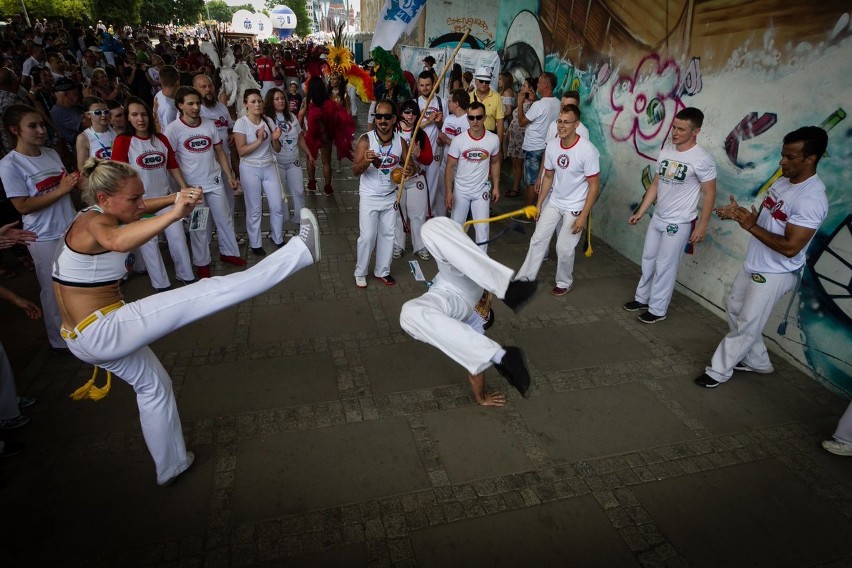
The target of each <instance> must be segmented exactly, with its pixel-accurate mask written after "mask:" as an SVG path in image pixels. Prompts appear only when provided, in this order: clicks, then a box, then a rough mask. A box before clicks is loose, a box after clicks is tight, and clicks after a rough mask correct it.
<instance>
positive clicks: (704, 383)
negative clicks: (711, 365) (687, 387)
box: [695, 373, 722, 389]
mask: <svg viewBox="0 0 852 568" xmlns="http://www.w3.org/2000/svg"><path fill="white" fill-rule="evenodd" d="M695 384H696V385H698V386H699V387H704V388H706V389H715V388H716V387H718V386H719V385H721V384H722V383H720V382H719V381H717V380H716V379H713V378H711V377H710V375H708V374H707V373H702V374H701V376H699V377H696V378H695Z"/></svg>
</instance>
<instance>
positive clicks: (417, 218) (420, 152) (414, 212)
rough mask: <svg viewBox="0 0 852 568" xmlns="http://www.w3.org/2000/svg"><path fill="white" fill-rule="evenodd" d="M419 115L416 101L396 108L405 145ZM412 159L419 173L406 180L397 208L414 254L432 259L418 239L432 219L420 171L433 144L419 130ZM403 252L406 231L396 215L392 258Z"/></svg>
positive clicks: (409, 142) (400, 132) (398, 127)
mask: <svg viewBox="0 0 852 568" xmlns="http://www.w3.org/2000/svg"><path fill="white" fill-rule="evenodd" d="M419 116H420V107H419V106H418V105H417V101H415V100H413V99H412V100H408V101H405V102H404V103H402V105H401V106H400V107H399V120H398V122H397V131H398V132H399V135H400V137H401V138H402V139H403V140H405V142H406V143H408V144H411V135H412V134H413V133H414V126H415V124H417V119H418V117H419ZM411 158H412V159H413V160H415V161H416V162H418V166H419V167H418V168H417V169H418V174H417V175H416V176H413V177H410V178H408V179H406V180H405V186H404V188H403V192H402V198H401V199H400V202H399V207H400V209H401V210H402V211H404V212H405V215H406V217H407V221H408V224H409V228H410V231H411V245H412V250H413V251H414V254H416V255H417V256H419V257H420V258H421V259H422V260H431V259H432V256H431V255H430V254H429V251H427V250H426V245H425V244H423V239H422V238H421V237H420V233H421V230H422V229H423V223H425V222H426V220H427V219H429V218H430V217H431V211H430V210H429V191H428V190H427V188H426V178H425V177H424V176H423V173H422V171H421V170H422V169H423V168H424V167H425V166H427V165H428V164H431V163H432V159H433V154H432V144H431V143H430V142H429V137H428V136H426V133H425V132H423V131H422V130H418V131H417V138H416V141H415V144H414V147H413V148H412V149H411ZM403 252H405V230H404V227H403V224H402V216H399V215H398V216H397V218H396V229H395V230H394V239H393V257H394V258H400V257H401V256H402V253H403Z"/></svg>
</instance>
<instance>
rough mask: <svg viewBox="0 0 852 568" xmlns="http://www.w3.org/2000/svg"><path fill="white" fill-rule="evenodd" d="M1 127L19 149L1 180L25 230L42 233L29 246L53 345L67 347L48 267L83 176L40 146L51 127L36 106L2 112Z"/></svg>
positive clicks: (1, 167)
mask: <svg viewBox="0 0 852 568" xmlns="http://www.w3.org/2000/svg"><path fill="white" fill-rule="evenodd" d="M3 127H4V128H5V129H6V130H7V131H8V132H9V133H10V134H11V135H12V136H13V137H14V138H15V149H14V150H12V151H11V152H9V153H8V154H6V156H5V157H4V158H3V159H2V160H0V179H2V180H3V187H4V189H5V190H6V196H7V197H8V198H9V201H11V202H12V206H13V207H14V208H15V209H16V210H17V211H18V212H19V213H20V214H21V215H22V221H23V229H25V230H27V231H32V232H33V233H35V234H36V235H38V239H37V240H36V241H35V242H32V243H30V244H29V246H28V247H27V249H28V250H29V252H30V255H32V257H33V263H34V265H35V269H36V277H37V278H38V283H39V286H40V287H41V295H40V298H41V308H42V311H43V312H44V324H45V327H46V328H47V339H48V341H50V346H51V348H52V349H54V350H61V351H65V342H64V341H63V340H62V337H61V336H60V335H59V327H60V325H61V324H62V319H61V317H60V315H59V307H58V306H57V304H56V296H54V294H53V286H52V284H51V281H50V271H51V263H52V262H53V258H54V256H55V255H56V250H57V248H58V246H59V244H60V243H61V242H62V232H63V231H64V230H65V227H67V226H68V223H70V222H71V219H73V218H74V205H73V204H72V202H71V197H70V195H69V194H70V193H71V191H72V190H74V188H75V187H76V186H77V182H78V179H79V177H80V176H79V174H78V173H76V172H75V173H71V174H69V173H67V172H66V171H65V167H64V166H63V165H62V160H61V159H60V157H59V154H57V153H56V151H54V150H51V149H49V148H43V147H42V146H43V145H44V142H45V140H46V138H47V130H46V129H45V125H44V120H43V119H42V117H41V116H40V115H39V114H38V112H37V111H36V110H35V109H34V108H32V107H30V106H26V105H11V106H10V107H9V108H7V109H6V112H5V113H4V114H3Z"/></svg>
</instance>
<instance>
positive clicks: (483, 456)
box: [424, 407, 533, 483]
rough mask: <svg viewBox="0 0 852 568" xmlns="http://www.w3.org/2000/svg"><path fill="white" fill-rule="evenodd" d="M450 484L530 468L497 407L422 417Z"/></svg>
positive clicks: (519, 444)
mask: <svg viewBox="0 0 852 568" xmlns="http://www.w3.org/2000/svg"><path fill="white" fill-rule="evenodd" d="M424 422H425V424H426V426H427V427H428V428H429V432H430V433H431V435H432V440H434V442H435V450H436V451H437V452H438V455H440V457H441V462H442V463H443V465H444V468H445V469H446V471H447V475H448V476H449V478H450V481H451V482H452V483H464V482H467V481H473V480H475V479H486V478H492V477H496V476H500V475H507V474H511V473H520V472H524V471H529V470H531V469H533V464H532V463H531V462H530V460H529V458H528V457H527V455H526V453H525V452H524V448H523V446H522V445H521V443H520V441H519V440H518V438H517V437H516V436H515V434H514V432H513V431H512V425H511V424H510V421H509V417H508V415H507V413H506V411H505V410H503V409H500V408H480V407H469V408H454V409H451V410H445V411H443V412H433V413H430V414H427V415H425V416H424Z"/></svg>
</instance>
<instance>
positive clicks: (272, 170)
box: [240, 161, 284, 248]
mask: <svg viewBox="0 0 852 568" xmlns="http://www.w3.org/2000/svg"><path fill="white" fill-rule="evenodd" d="M277 167H278V164H276V163H274V162H273V163H271V164H266V165H265V166H250V165H248V164H246V163H245V161H243V162H240V183H241V184H242V186H243V198H244V199H245V200H246V232H247V233H248V240H249V246H250V247H252V248H259V247H262V245H263V240H262V238H261V236H260V221H261V219H262V218H263V198H262V197H261V193H263V195H266V205H267V207H268V208H269V232H270V234H271V235H272V240H273V242H275V244H277V245H280V244H281V243H283V242H284V198H283V197H282V194H281V189H282V188H281V184H279V183H278V172H276V168H277Z"/></svg>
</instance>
